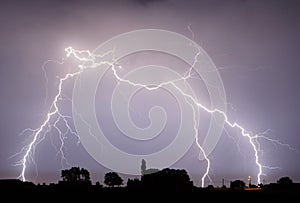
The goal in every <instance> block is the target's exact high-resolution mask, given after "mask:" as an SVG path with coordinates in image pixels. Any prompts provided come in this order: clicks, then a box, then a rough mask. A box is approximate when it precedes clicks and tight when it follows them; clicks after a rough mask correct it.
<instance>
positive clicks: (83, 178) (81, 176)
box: [61, 167, 91, 183]
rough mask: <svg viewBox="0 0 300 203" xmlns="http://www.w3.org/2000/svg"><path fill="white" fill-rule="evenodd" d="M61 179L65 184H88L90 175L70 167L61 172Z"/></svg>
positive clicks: (84, 170) (86, 171)
mask: <svg viewBox="0 0 300 203" xmlns="http://www.w3.org/2000/svg"><path fill="white" fill-rule="evenodd" d="M61 177H62V179H63V181H65V182H72V183H76V182H90V181H91V178H90V173H89V171H88V170H87V169H84V168H81V169H80V168H79V167H72V168H70V169H66V170H62V171H61Z"/></svg>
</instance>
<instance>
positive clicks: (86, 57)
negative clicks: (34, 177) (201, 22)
mask: <svg viewBox="0 0 300 203" xmlns="http://www.w3.org/2000/svg"><path fill="white" fill-rule="evenodd" d="M198 50H199V49H198ZM65 51H66V56H67V57H70V56H73V57H74V58H75V59H77V60H79V61H80V62H84V64H88V65H79V66H78V70H77V71H76V72H72V73H67V74H66V75H65V76H64V77H62V78H59V85H58V91H57V94H56V96H55V97H54V100H53V102H52V104H51V107H50V109H49V111H48V113H47V115H46V118H45V120H44V122H43V123H42V124H41V125H40V127H39V128H37V129H26V130H24V132H31V133H32V136H33V138H32V141H31V142H30V143H29V144H28V145H27V146H25V147H24V148H23V149H22V150H21V152H20V153H22V152H24V151H25V153H24V155H23V158H22V159H21V161H20V162H19V165H21V166H22V171H21V174H20V175H19V178H21V179H22V180H23V181H26V178H25V172H26V168H27V162H28V160H29V159H32V160H33V157H32V156H33V155H34V151H35V146H36V145H37V144H38V143H39V142H41V140H42V138H44V137H45V136H46V134H47V133H48V132H49V131H50V130H51V127H53V128H54V129H56V131H57V132H58V133H59V138H60V141H61V145H60V148H59V149H58V152H60V153H61V156H62V160H66V159H65V156H64V154H63V145H64V139H65V136H66V134H67V133H69V132H71V133H72V134H74V135H76V136H77V134H76V132H74V131H73V130H72V129H71V127H70V126H69V124H68V121H67V119H68V118H70V117H68V116H65V115H63V114H62V113H61V111H60V110H59V107H58V102H59V100H60V99H61V98H62V89H63V84H64V82H65V81H67V80H69V79H70V78H73V77H76V76H78V75H80V74H81V73H82V72H83V71H84V70H85V69H88V68H99V67H100V66H101V65H109V66H110V67H111V70H112V72H113V74H114V76H115V78H116V80H118V81H119V82H123V83H127V84H129V85H132V86H138V87H142V88H145V89H147V90H149V91H152V90H156V89H159V88H161V87H163V86H166V85H172V86H174V87H175V88H176V89H177V90H178V91H179V92H180V93H181V94H182V96H184V98H185V100H186V101H187V103H188V104H189V105H191V107H192V108H193V118H194V132H195V141H196V145H197V147H198V148H199V153H201V154H202V155H203V157H204V159H205V161H206V162H207V166H206V170H205V173H204V175H203V176H202V178H201V186H202V187H204V182H205V179H206V178H207V177H208V178H209V176H208V174H209V171H210V160H209V159H208V156H207V155H206V153H205V151H204V149H203V148H202V146H201V144H200V143H199V139H198V137H199V135H198V121H197V117H196V112H197V110H199V109H202V110H204V111H206V112H207V113H210V114H212V115H216V114H219V115H221V116H222V118H223V119H224V121H225V123H226V124H227V125H228V126H229V127H231V128H236V129H238V130H239V131H240V133H241V135H242V136H243V137H246V138H247V139H248V141H249V144H250V146H251V147H252V149H253V152H254V158H255V163H256V165H257V167H258V173H257V182H258V183H261V176H262V175H263V170H262V168H264V167H266V166H263V165H262V164H261V163H260V160H259V151H260V145H259V142H258V139H259V138H260V139H261V138H263V139H266V140H268V141H272V142H275V143H277V144H280V145H284V146H286V144H282V143H280V142H279V141H278V140H272V139H270V138H268V137H266V136H264V134H253V133H251V132H250V131H247V130H246V129H245V128H244V127H243V126H242V125H240V124H239V123H237V122H231V121H230V120H229V118H228V116H227V115H226V113H225V112H224V111H221V110H219V109H210V108H207V107H206V106H204V105H203V104H201V103H200V102H199V101H197V99H196V98H194V97H193V96H192V95H190V94H188V93H186V92H185V91H184V90H182V89H181V88H179V87H178V86H177V85H176V82H178V81H184V82H186V80H187V79H189V78H191V77H192V70H193V68H194V65H195V64H196V63H197V58H198V56H199V55H200V50H199V51H198V53H197V54H196V55H195V56H194V63H193V64H192V65H191V67H190V68H189V69H188V71H187V72H186V73H185V74H184V75H183V76H182V77H180V78H177V79H174V80H171V81H166V82H162V83H160V84H156V85H151V86H147V85H145V84H141V83H135V82H132V81H130V80H126V79H123V78H122V77H121V76H119V74H118V70H117V68H116V67H118V68H122V67H121V65H119V64H118V63H117V62H116V61H115V59H114V57H113V59H112V61H107V60H104V61H103V60H100V62H96V61H98V59H99V58H100V59H101V58H102V59H103V58H104V56H107V55H109V54H113V53H114V50H112V51H109V52H107V53H105V54H104V55H95V54H93V53H92V52H90V51H89V50H76V49H73V48H72V47H67V48H66V49H65ZM53 119H54V121H53ZM61 120H62V121H63V123H64V125H65V126H66V127H67V130H66V131H65V132H62V131H61V130H60V128H59V127H58V126H57V124H58V123H59V122H60V121H61ZM24 132H23V133H24ZM257 143H258V144H257ZM199 155H200V154H199Z"/></svg>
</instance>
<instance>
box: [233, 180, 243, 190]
mask: <svg viewBox="0 0 300 203" xmlns="http://www.w3.org/2000/svg"><path fill="white" fill-rule="evenodd" d="M245 187H246V183H245V182H244V181H242V180H235V181H232V182H230V188H231V189H244V188H245Z"/></svg>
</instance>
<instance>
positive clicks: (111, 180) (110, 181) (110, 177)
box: [104, 172, 123, 187]
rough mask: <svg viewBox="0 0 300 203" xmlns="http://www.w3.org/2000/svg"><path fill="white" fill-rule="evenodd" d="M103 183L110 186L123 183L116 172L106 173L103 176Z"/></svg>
mask: <svg viewBox="0 0 300 203" xmlns="http://www.w3.org/2000/svg"><path fill="white" fill-rule="evenodd" d="M104 184H105V185H108V186H110V187H114V186H120V185H123V179H122V178H121V177H120V176H119V175H118V174H117V173H116V172H109V173H106V174H105V176H104Z"/></svg>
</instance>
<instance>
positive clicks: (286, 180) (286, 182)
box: [277, 177, 293, 185]
mask: <svg viewBox="0 0 300 203" xmlns="http://www.w3.org/2000/svg"><path fill="white" fill-rule="evenodd" d="M277 183H278V184H280V185H290V184H292V183H293V181H292V179H291V178H290V177H281V178H280V179H279V180H277Z"/></svg>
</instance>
